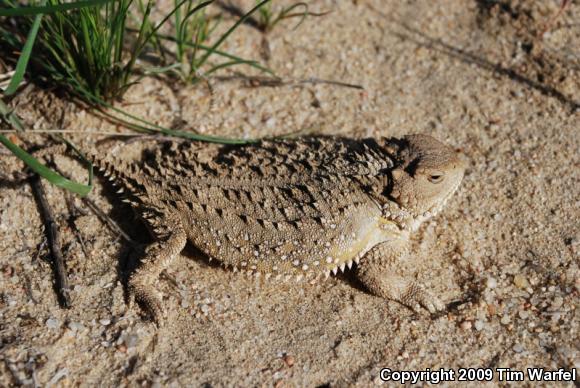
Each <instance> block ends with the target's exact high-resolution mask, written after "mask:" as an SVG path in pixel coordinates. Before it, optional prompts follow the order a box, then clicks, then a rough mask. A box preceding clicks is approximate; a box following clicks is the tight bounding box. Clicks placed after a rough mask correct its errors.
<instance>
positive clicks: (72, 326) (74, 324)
mask: <svg viewBox="0 0 580 388" xmlns="http://www.w3.org/2000/svg"><path fill="white" fill-rule="evenodd" d="M68 328H69V329H70V330H72V331H82V330H84V328H85V327H84V326H83V324H82V323H80V322H70V323H69V324H68Z"/></svg>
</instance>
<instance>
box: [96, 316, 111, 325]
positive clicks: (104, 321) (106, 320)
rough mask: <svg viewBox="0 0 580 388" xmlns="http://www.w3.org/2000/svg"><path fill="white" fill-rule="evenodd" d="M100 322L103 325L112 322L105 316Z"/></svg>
mask: <svg viewBox="0 0 580 388" xmlns="http://www.w3.org/2000/svg"><path fill="white" fill-rule="evenodd" d="M99 323H100V324H101V325H103V326H109V325H110V324H111V320H110V319H109V318H104V319H101V320H100V321H99Z"/></svg>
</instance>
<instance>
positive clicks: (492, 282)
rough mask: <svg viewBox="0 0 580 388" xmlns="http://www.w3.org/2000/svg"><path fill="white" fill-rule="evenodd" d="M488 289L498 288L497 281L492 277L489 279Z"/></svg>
mask: <svg viewBox="0 0 580 388" xmlns="http://www.w3.org/2000/svg"><path fill="white" fill-rule="evenodd" d="M486 284H487V288H496V287H497V280H495V279H494V278H492V277H491V276H490V277H488V278H487V282H486Z"/></svg>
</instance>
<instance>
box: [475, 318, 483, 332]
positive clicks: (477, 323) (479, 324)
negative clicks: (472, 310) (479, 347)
mask: <svg viewBox="0 0 580 388" xmlns="http://www.w3.org/2000/svg"><path fill="white" fill-rule="evenodd" d="M473 326H474V327H475V330H477V331H481V330H483V327H484V326H485V325H484V323H483V321H480V320H477V321H475V323H474V324H473Z"/></svg>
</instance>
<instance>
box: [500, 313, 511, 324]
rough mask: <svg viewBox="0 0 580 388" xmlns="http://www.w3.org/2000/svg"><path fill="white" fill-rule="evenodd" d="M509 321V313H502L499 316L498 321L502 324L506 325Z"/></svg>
mask: <svg viewBox="0 0 580 388" xmlns="http://www.w3.org/2000/svg"><path fill="white" fill-rule="evenodd" d="M510 321H511V320H510V317H509V315H504V316H503V317H501V320H500V323H501V324H502V325H507V324H509V323H510Z"/></svg>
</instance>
